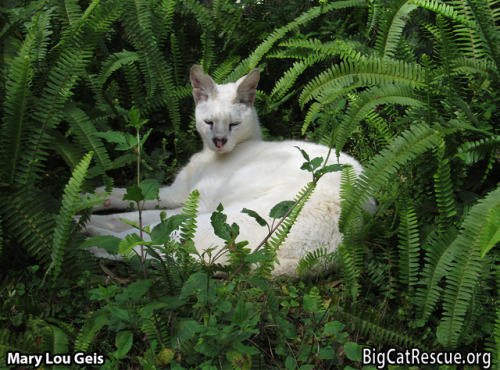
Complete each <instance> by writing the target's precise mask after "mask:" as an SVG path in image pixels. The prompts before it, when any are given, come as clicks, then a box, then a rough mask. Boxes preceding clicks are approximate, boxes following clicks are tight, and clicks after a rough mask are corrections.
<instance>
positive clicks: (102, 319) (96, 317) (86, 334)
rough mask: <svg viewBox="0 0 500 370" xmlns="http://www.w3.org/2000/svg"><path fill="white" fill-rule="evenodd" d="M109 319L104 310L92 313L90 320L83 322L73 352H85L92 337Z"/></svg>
mask: <svg viewBox="0 0 500 370" xmlns="http://www.w3.org/2000/svg"><path fill="white" fill-rule="evenodd" d="M109 319H110V318H109V315H108V313H107V312H106V310H105V309H101V310H99V311H96V312H94V313H93V314H92V316H91V317H90V319H88V320H87V321H86V322H85V324H84V325H83V327H82V329H81V330H80V333H79V334H78V336H77V337H76V341H75V348H74V350H75V352H76V351H82V352H87V349H88V348H89V346H90V343H91V342H92V340H93V339H94V336H95V335H96V333H97V332H98V331H99V330H101V329H102V328H103V327H104V326H105V325H107V324H108V323H109Z"/></svg>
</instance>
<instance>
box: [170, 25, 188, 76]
mask: <svg viewBox="0 0 500 370" xmlns="http://www.w3.org/2000/svg"><path fill="white" fill-rule="evenodd" d="M170 53H171V54H172V60H173V64H174V72H173V73H174V80H175V84H176V85H177V86H179V85H181V82H182V81H183V74H184V73H185V72H184V69H183V66H184V61H183V59H182V53H181V48H180V46H179V41H178V40H177V36H175V33H174V32H172V33H171V34H170Z"/></svg>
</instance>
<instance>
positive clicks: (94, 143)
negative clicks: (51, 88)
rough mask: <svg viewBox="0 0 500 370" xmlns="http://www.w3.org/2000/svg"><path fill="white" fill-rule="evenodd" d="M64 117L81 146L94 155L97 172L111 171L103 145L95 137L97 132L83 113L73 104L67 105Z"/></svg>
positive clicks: (109, 161) (110, 164)
mask: <svg viewBox="0 0 500 370" xmlns="http://www.w3.org/2000/svg"><path fill="white" fill-rule="evenodd" d="M64 117H65V119H66V121H67V122H68V123H69V124H70V127H71V128H72V131H73V132H74V133H75V135H76V137H77V139H78V141H79V142H80V144H81V146H82V147H83V148H84V149H85V150H87V151H92V153H94V156H93V158H94V160H95V161H96V163H97V165H98V167H99V172H100V173H105V172H106V171H107V170H109V169H111V168H112V163H111V160H110V158H109V155H108V153H107V152H106V149H105V148H104V144H103V143H102V140H101V138H99V137H98V136H97V130H96V129H95V127H94V125H93V123H92V121H91V120H90V119H89V117H88V116H87V115H86V114H85V112H84V111H82V110H81V109H79V108H77V107H76V106H75V105H73V104H67V105H66V107H65V108H64ZM99 172H98V173H99ZM94 176H95V174H94Z"/></svg>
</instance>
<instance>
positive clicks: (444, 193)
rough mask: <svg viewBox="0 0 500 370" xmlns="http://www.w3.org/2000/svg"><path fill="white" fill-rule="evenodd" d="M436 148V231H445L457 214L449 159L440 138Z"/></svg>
mask: <svg viewBox="0 0 500 370" xmlns="http://www.w3.org/2000/svg"><path fill="white" fill-rule="evenodd" d="M436 149H437V150H436V151H437V156H438V159H437V160H438V168H437V171H436V173H435V174H434V187H435V191H436V202H437V205H438V211H439V222H438V232H445V231H446V230H448V228H449V227H450V226H451V225H452V222H453V218H454V217H455V215H456V214H457V211H456V210H455V200H454V199H453V187H452V183H451V174H450V161H449V159H448V158H446V157H445V144H444V141H443V140H440V142H439V144H438V147H437V148H436Z"/></svg>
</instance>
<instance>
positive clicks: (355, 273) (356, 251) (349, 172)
mask: <svg viewBox="0 0 500 370" xmlns="http://www.w3.org/2000/svg"><path fill="white" fill-rule="evenodd" d="M340 176H341V177H340V180H341V181H340V197H341V199H342V202H341V208H342V207H343V204H344V202H345V200H346V199H348V198H349V197H350V195H349V194H350V193H351V192H352V191H353V190H354V186H355V183H356V172H355V170H354V168H352V167H350V166H347V167H345V168H343V169H342V173H341V175H340ZM360 225H361V222H360V214H359V213H358V214H357V215H356V217H353V218H352V221H351V223H350V224H349V225H348V226H347V227H346V228H345V231H344V236H343V241H342V243H341V244H340V245H339V248H338V250H339V257H340V262H341V266H342V268H341V271H342V275H343V276H344V280H345V282H346V287H348V288H349V290H350V292H351V294H352V295H353V298H355V297H356V295H357V289H358V283H357V281H358V277H359V275H360V272H361V269H362V266H363V254H364V253H363V244H362V243H360V242H359V240H358V238H357V235H358V234H357V232H359V226H360Z"/></svg>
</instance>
